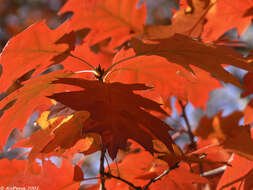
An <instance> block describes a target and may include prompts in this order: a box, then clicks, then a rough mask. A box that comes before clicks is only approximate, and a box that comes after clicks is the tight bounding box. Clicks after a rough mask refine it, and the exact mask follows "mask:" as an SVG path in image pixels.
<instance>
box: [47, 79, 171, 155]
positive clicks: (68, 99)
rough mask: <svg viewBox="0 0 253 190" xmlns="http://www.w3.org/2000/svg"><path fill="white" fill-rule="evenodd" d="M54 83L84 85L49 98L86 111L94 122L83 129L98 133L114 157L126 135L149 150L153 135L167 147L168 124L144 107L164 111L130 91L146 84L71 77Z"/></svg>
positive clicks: (168, 138)
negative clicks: (80, 89)
mask: <svg viewBox="0 0 253 190" xmlns="http://www.w3.org/2000/svg"><path fill="white" fill-rule="evenodd" d="M54 84H69V85H75V86H79V87H81V88H84V90H83V91H74V92H65V93H57V94H53V95H52V96H49V98H52V99H54V100H56V101H58V102H60V103H62V104H64V105H66V106H68V107H70V108H72V109H74V110H77V111H81V110H86V111H88V112H90V114H91V116H90V118H91V119H92V120H93V122H94V123H93V124H91V127H87V128H85V127H84V132H95V133H99V134H100V135H101V137H102V140H103V143H105V147H106V148H108V151H109V154H110V156H111V157H112V158H115V156H116V153H117V150H118V149H119V148H121V149H124V148H125V147H126V140H127V139H128V138H130V139H133V140H135V141H137V142H139V143H140V144H142V145H143V146H144V147H145V148H146V149H147V150H148V151H150V152H153V147H152V139H153V138H157V139H160V140H161V141H162V142H163V143H164V144H166V146H168V147H169V148H170V149H171V143H172V140H171V137H170V136H169V135H168V130H170V127H169V126H168V125H167V124H165V123H164V122H163V121H161V120H159V119H158V118H156V117H154V116H153V115H151V114H149V113H148V112H147V111H145V110H151V111H156V112H160V113H163V114H166V113H165V112H164V111H163V110H162V109H161V108H160V105H159V104H157V103H156V102H154V101H152V100H149V99H146V98H144V97H141V96H140V95H137V94H134V93H133V91H140V90H148V89H150V88H149V87H146V86H145V85H143V84H122V83H102V82H101V81H88V80H84V79H75V78H72V79H67V78H65V79H59V80H56V81H54ZM89 128H90V129H89Z"/></svg>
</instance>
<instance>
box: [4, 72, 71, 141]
mask: <svg viewBox="0 0 253 190" xmlns="http://www.w3.org/2000/svg"><path fill="white" fill-rule="evenodd" d="M71 75H72V73H69V72H62V71H56V72H53V73H49V74H45V75H42V76H40V77H37V78H33V79H30V80H29V81H27V82H26V83H25V85H24V87H22V88H20V89H19V90H18V91H15V92H13V93H11V94H10V95H9V96H7V97H5V98H4V99H3V100H2V101H1V102H0V107H1V109H2V110H4V113H3V115H2V117H1V120H0V125H1V127H0V133H1V135H2V136H1V139H2V140H6V139H7V136H8V134H9V132H10V131H11V130H12V129H13V128H18V129H22V128H23V127H24V126H25V124H26V122H27V119H28V118H29V117H30V116H31V115H32V113H33V112H35V111H45V110H46V109H48V108H49V107H50V106H51V105H52V102H51V101H50V100H49V99H48V98H46V97H45V96H46V95H51V94H53V93H54V92H55V91H57V89H58V90H63V89H65V88H64V87H63V86H62V87H60V86H58V87H56V86H55V85H53V84H51V82H52V81H54V80H55V79H57V78H61V77H68V76H71ZM7 108H8V109H7Z"/></svg>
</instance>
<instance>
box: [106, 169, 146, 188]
mask: <svg viewBox="0 0 253 190" xmlns="http://www.w3.org/2000/svg"><path fill="white" fill-rule="evenodd" d="M104 175H105V176H107V177H108V178H114V179H117V180H119V181H122V182H124V183H126V184H127V185H129V186H130V187H132V188H134V189H136V190H142V188H141V187H139V186H135V185H134V184H133V183H131V182H130V181H127V180H125V179H123V178H121V177H119V176H115V175H113V174H111V173H107V172H106V173H104Z"/></svg>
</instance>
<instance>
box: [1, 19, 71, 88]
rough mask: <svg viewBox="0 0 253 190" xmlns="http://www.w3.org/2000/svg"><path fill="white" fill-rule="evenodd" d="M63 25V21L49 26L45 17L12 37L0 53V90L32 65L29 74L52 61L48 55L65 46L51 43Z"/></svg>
mask: <svg viewBox="0 0 253 190" xmlns="http://www.w3.org/2000/svg"><path fill="white" fill-rule="evenodd" d="M66 28H67V25H62V26H61V27H59V28H57V29H55V30H51V29H49V28H48V26H47V25H46V23H45V21H41V22H38V23H36V24H34V25H32V26H30V27H29V28H27V29H26V30H25V31H23V32H21V33H20V34H18V35H16V36H15V37H13V38H12V39H11V40H10V41H9V42H8V43H7V45H6V46H5V48H4V50H3V52H2V53H1V57H0V64H1V65H2V69H3V73H2V75H1V81H4V82H1V86H0V88H1V91H2V92H4V91H5V90H7V88H9V87H10V86H11V85H12V83H13V82H14V81H15V80H17V79H18V78H20V77H21V76H23V75H24V74H25V73H27V72H29V71H31V70H33V69H34V70H35V71H34V72H33V73H32V76H36V75H38V74H40V73H42V72H43V71H45V70H47V69H48V68H49V67H50V66H51V65H53V64H56V63H54V62H53V61H52V60H51V59H52V58H53V57H55V56H56V55H58V54H61V53H63V52H65V51H66V50H68V49H69V46H68V45H67V44H55V42H56V41H57V39H59V38H60V37H61V36H62V35H64V33H65V32H66ZM45 34H47V35H45ZM30 77H31V76H30Z"/></svg>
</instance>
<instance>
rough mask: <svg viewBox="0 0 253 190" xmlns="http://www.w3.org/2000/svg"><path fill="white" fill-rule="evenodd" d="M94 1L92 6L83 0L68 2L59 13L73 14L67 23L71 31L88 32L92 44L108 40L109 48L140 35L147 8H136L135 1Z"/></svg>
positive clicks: (136, 3) (136, 1)
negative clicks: (88, 29) (88, 30)
mask: <svg viewBox="0 0 253 190" xmlns="http://www.w3.org/2000/svg"><path fill="white" fill-rule="evenodd" d="M93 2H94V3H93V5H89V4H88V3H87V2H85V1H83V0H69V1H67V3H66V4H65V5H64V7H63V8H62V9H61V10H60V14H62V13H65V12H70V11H71V12H73V13H74V15H73V16H72V18H71V20H70V25H71V29H72V30H80V29H83V28H90V29H91V33H90V34H89V37H88V39H89V40H90V44H91V45H94V44H96V43H98V42H100V41H102V40H104V39H107V38H110V37H111V38H112V41H111V42H110V43H111V46H112V47H117V46H119V45H121V44H122V43H124V42H125V41H126V40H128V39H130V38H131V37H132V36H134V35H137V34H140V33H141V32H142V30H143V29H142V28H143V24H144V23H145V19H146V8H145V5H144V4H143V5H142V6H141V7H140V8H139V9H136V7H137V5H138V2H139V1H138V0H123V1H115V0H96V1H93Z"/></svg>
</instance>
